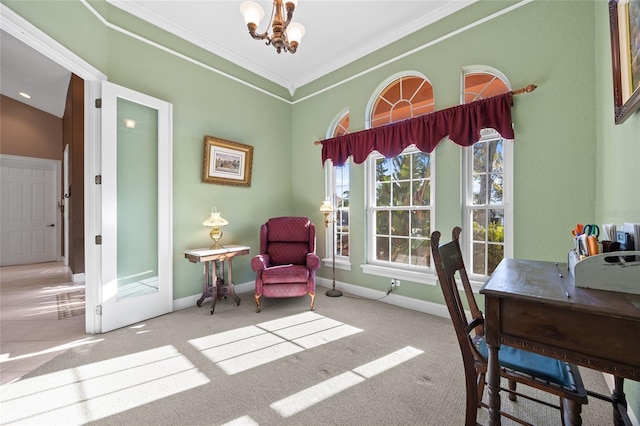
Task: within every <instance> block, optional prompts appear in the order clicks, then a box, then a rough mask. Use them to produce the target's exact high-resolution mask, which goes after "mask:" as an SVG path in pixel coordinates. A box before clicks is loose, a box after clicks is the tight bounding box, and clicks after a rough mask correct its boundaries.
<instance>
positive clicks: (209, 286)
mask: <svg viewBox="0 0 640 426" xmlns="http://www.w3.org/2000/svg"><path fill="white" fill-rule="evenodd" d="M249 250H250V247H247V246H237V245H226V246H224V247H223V248H219V249H208V248H201V249H195V250H187V251H185V252H184V257H186V258H187V259H189V262H192V263H199V262H203V263H204V283H203V285H202V297H201V298H200V299H198V301H197V302H196V303H197V305H198V306H202V302H203V301H204V299H206V298H207V297H212V298H213V300H212V302H211V314H212V315H213V311H214V310H215V308H216V301H217V299H218V298H220V297H224V298H226V297H227V296H231V297H233V300H235V301H236V306H238V305H240V297H239V296H238V295H237V294H236V292H235V290H234V288H233V279H232V271H231V270H232V268H231V259H233V258H234V257H235V256H241V255H245V254H249ZM212 262H213V267H211V263H212ZM216 262H220V263H221V268H222V269H223V271H222V275H224V263H225V262H227V281H226V282H225V281H224V278H223V277H222V276H221V277H220V278H218V273H217V264H216Z"/></svg>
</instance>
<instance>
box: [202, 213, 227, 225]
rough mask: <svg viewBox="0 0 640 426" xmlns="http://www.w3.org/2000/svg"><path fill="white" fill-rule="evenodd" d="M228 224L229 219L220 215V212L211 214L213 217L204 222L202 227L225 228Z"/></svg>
mask: <svg viewBox="0 0 640 426" xmlns="http://www.w3.org/2000/svg"><path fill="white" fill-rule="evenodd" d="M228 224H229V222H228V221H227V219H225V218H223V217H222V216H221V215H220V212H211V216H210V217H209V218H208V219H207V220H205V221H204V222H202V225H204V226H215V227H220V226H225V225H228Z"/></svg>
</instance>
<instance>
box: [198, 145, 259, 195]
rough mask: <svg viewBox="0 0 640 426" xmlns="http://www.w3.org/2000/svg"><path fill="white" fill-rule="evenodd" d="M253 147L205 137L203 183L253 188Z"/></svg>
mask: <svg viewBox="0 0 640 426" xmlns="http://www.w3.org/2000/svg"><path fill="white" fill-rule="evenodd" d="M252 164H253V147H252V146H251V145H244V144H241V143H237V142H231V141H227V140H224V139H219V138H215V137H213V136H205V137H204V156H203V164H202V182H206V183H217V184H220V185H237V186H251V166H252Z"/></svg>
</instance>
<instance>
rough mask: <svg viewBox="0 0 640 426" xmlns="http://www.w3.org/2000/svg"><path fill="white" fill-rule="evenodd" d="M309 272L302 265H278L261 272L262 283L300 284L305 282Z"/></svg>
mask: <svg viewBox="0 0 640 426" xmlns="http://www.w3.org/2000/svg"><path fill="white" fill-rule="evenodd" d="M308 278H309V270H308V269H307V267H306V266H304V265H279V266H272V267H270V268H266V269H264V270H263V271H262V282H263V283H264V284H272V283H302V282H307V279H308Z"/></svg>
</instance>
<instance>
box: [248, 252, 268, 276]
mask: <svg viewBox="0 0 640 426" xmlns="http://www.w3.org/2000/svg"><path fill="white" fill-rule="evenodd" d="M270 264H271V258H270V257H269V255H268V254H266V253H264V254H258V255H256V256H254V257H253V259H251V269H253V270H254V271H255V272H258V271H261V270H263V269H267V268H268V267H269V265H270Z"/></svg>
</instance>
